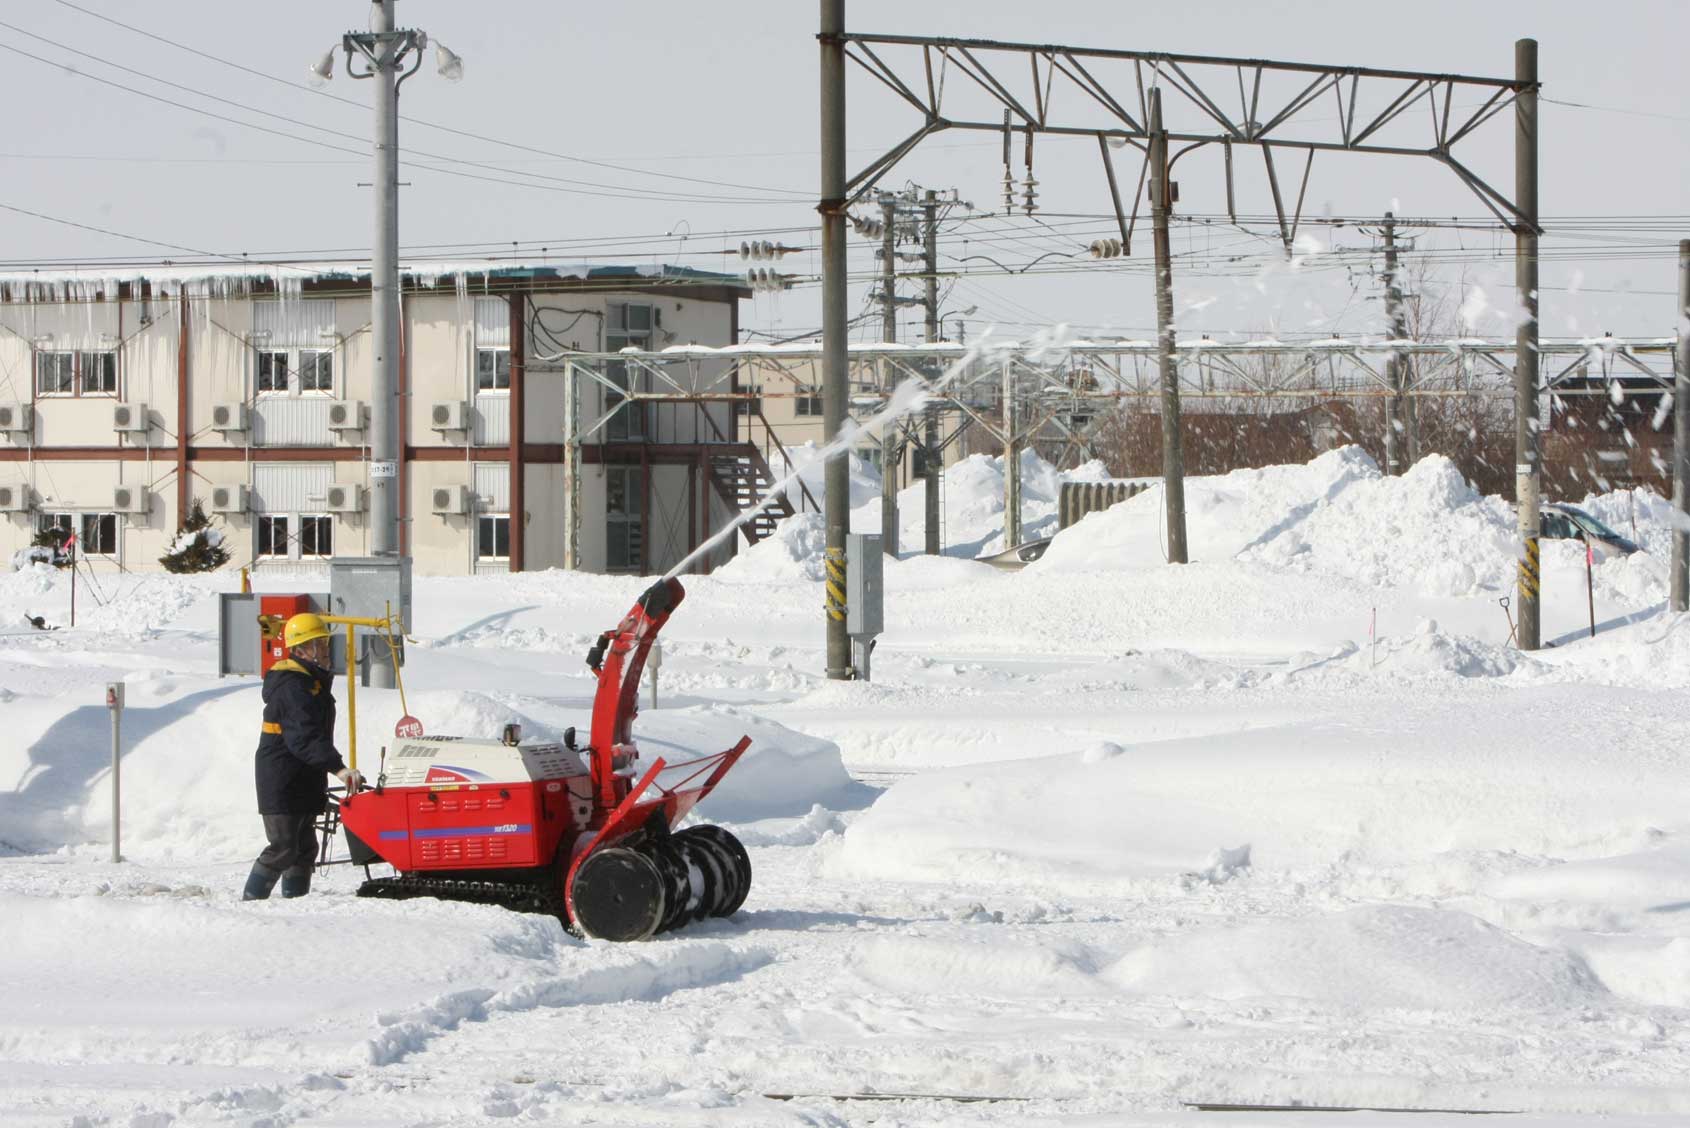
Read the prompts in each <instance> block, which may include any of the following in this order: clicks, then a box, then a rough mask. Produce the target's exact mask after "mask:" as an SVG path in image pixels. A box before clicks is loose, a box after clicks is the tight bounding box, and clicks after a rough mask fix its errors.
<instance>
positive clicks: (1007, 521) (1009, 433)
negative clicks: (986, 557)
mask: <svg viewBox="0 0 1690 1128" xmlns="http://www.w3.org/2000/svg"><path fill="white" fill-rule="evenodd" d="M1002 365H1003V546H1004V547H1005V548H1014V547H1015V546H1016V545H1018V544H1020V543H1021V444H1020V442H1019V441H1018V436H1017V435H1016V433H1015V429H1016V427H1017V426H1018V425H1019V422H1020V421H1019V420H1018V419H1017V418H1016V415H1015V367H1014V362H1013V361H1011V360H1010V358H1009V357H1007V356H1006V357H1004V358H1003V361H1002Z"/></svg>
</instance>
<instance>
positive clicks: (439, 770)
mask: <svg viewBox="0 0 1690 1128" xmlns="http://www.w3.org/2000/svg"><path fill="white" fill-rule="evenodd" d="M492 778H493V777H492V776H490V775H487V774H486V773H485V772H478V771H474V770H472V769H470V768H454V767H452V766H451V765H450V764H430V765H429V766H428V776H427V777H426V778H425V779H424V780H423V782H424V783H475V782H477V781H479V780H488V779H492Z"/></svg>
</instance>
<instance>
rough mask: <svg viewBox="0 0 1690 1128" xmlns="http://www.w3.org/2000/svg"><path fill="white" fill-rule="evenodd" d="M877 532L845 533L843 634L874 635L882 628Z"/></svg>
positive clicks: (881, 588)
mask: <svg viewBox="0 0 1690 1128" xmlns="http://www.w3.org/2000/svg"><path fill="white" fill-rule="evenodd" d="M884 560H885V557H884V556H883V555H882V554H881V551H880V534H879V533H847V534H846V535H845V633H846V634H848V635H877V634H879V633H880V632H881V631H882V630H883V629H884V624H885V618H884V616H883V614H882V610H881V604H882V599H883V591H884V589H883V586H882V583H881V562H882V561H884Z"/></svg>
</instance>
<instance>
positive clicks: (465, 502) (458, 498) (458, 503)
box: [432, 486, 475, 516]
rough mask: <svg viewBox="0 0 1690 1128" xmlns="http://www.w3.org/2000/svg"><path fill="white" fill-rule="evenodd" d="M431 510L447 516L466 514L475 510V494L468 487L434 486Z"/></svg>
mask: <svg viewBox="0 0 1690 1128" xmlns="http://www.w3.org/2000/svg"><path fill="white" fill-rule="evenodd" d="M432 508H433V510H434V512H436V513H441V514H446V515H448V516H450V515H454V514H464V513H468V512H470V511H471V510H473V509H474V508H475V494H474V493H472V492H471V491H470V488H469V487H468V486H436V487H435V488H434V505H433V506H432Z"/></svg>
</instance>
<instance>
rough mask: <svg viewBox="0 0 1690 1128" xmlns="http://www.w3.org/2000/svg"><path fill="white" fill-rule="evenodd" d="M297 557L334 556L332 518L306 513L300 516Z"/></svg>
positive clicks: (325, 515)
mask: <svg viewBox="0 0 1690 1128" xmlns="http://www.w3.org/2000/svg"><path fill="white" fill-rule="evenodd" d="M282 520H284V521H286V518H285V517H284V518H283V519H282ZM284 535H285V527H284ZM299 555H300V556H302V557H305V556H333V555H334V518H333V517H330V516H328V515H327V514H316V513H307V514H303V515H301V516H300V518H299Z"/></svg>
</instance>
